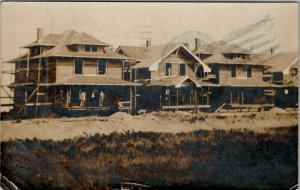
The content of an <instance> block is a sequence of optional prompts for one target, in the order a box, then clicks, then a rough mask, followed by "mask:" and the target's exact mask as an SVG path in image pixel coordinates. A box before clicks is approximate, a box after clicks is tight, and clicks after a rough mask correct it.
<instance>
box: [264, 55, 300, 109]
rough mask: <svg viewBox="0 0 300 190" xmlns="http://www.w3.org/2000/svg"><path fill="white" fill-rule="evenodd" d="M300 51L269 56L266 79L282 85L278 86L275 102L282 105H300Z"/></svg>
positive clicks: (266, 61) (266, 63)
mask: <svg viewBox="0 0 300 190" xmlns="http://www.w3.org/2000/svg"><path fill="white" fill-rule="evenodd" d="M298 63H299V58H298V52H281V53H278V54H275V55H273V56H269V57H267V58H266V59H265V60H264V61H263V64H265V65H268V66H269V68H268V70H266V77H265V80H266V81H270V82H272V83H274V84H278V85H280V88H277V91H276V96H275V104H276V105H278V106H281V107H297V106H298V87H299V83H298V69H299V65H298Z"/></svg>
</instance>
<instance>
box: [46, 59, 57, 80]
mask: <svg viewBox="0 0 300 190" xmlns="http://www.w3.org/2000/svg"><path fill="white" fill-rule="evenodd" d="M55 65H56V60H55V59H48V82H49V83H53V82H55V81H56V66H55Z"/></svg>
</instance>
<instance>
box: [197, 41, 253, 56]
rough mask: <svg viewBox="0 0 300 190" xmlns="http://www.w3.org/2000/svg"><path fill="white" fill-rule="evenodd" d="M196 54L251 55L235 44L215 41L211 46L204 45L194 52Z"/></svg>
mask: <svg viewBox="0 0 300 190" xmlns="http://www.w3.org/2000/svg"><path fill="white" fill-rule="evenodd" d="M194 53H195V54H200V53H206V54H215V53H224V54H225V53H240V54H251V52H250V51H249V50H246V49H244V48H243V47H241V46H239V45H236V44H233V43H230V44H228V43H226V42H224V41H215V42H212V43H209V44H204V45H201V46H199V48H198V49H197V50H195V51H194Z"/></svg>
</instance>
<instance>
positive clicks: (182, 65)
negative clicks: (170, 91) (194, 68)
mask: <svg viewBox="0 0 300 190" xmlns="http://www.w3.org/2000/svg"><path fill="white" fill-rule="evenodd" d="M185 74H186V72H185V64H180V65H179V76H185Z"/></svg>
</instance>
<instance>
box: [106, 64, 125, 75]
mask: <svg viewBox="0 0 300 190" xmlns="http://www.w3.org/2000/svg"><path fill="white" fill-rule="evenodd" d="M122 67H123V65H122V61H121V60H107V61H106V73H107V76H109V77H112V78H117V79H122V75H123V73H122V69H123V68H122Z"/></svg>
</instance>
